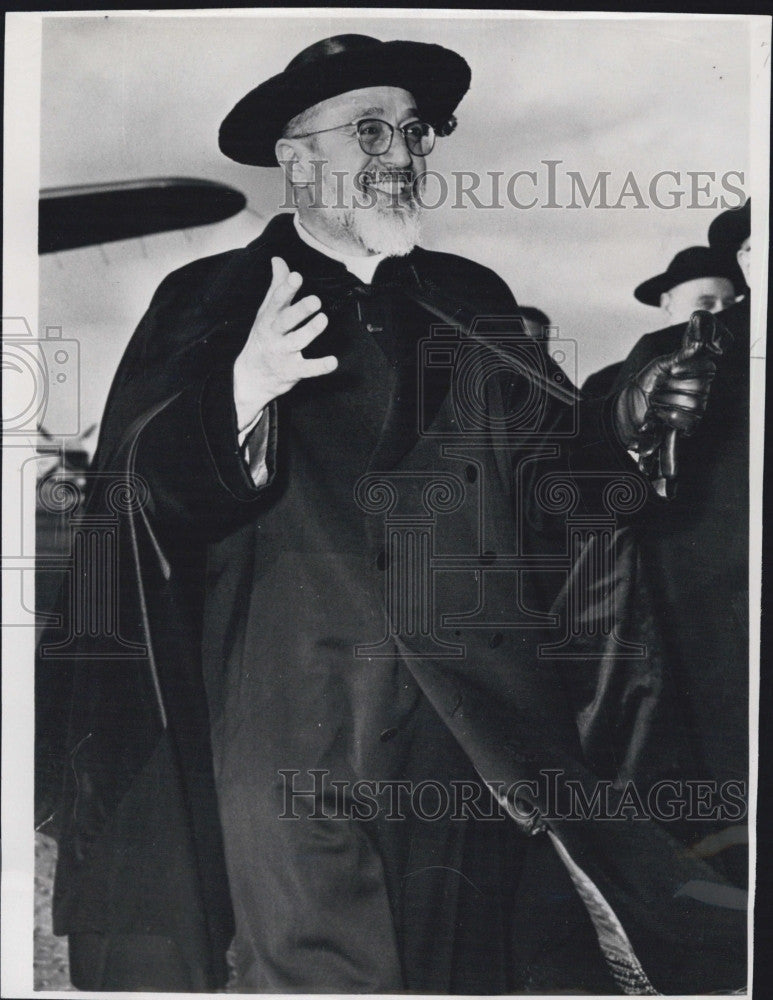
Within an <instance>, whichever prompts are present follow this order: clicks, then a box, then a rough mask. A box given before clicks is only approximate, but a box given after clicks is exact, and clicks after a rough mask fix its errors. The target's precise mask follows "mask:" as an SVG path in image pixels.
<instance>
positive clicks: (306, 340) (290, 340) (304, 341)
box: [285, 313, 327, 351]
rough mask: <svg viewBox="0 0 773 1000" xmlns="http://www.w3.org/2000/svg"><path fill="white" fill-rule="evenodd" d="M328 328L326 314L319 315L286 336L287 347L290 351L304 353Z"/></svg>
mask: <svg viewBox="0 0 773 1000" xmlns="http://www.w3.org/2000/svg"><path fill="white" fill-rule="evenodd" d="M326 326H327V316H326V315H325V313H317V315H316V316H315V317H314V318H313V319H310V320H309V322H308V323H305V324H304V325H303V326H301V327H299V328H298V329H297V330H293V331H292V332H291V333H288V334H287V335H286V336H285V347H287V348H288V349H289V350H290V351H302V350H303V349H304V348H306V347H308V346H309V344H310V343H311V342H312V341H313V340H314V339H315V338H316V337H318V336H319V335H320V333H322V331H323V330H324V329H325V327H326Z"/></svg>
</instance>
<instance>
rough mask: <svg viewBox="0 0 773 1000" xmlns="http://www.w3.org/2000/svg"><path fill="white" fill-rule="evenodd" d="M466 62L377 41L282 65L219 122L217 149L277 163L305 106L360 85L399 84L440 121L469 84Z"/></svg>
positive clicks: (431, 48) (253, 161)
mask: <svg viewBox="0 0 773 1000" xmlns="http://www.w3.org/2000/svg"><path fill="white" fill-rule="evenodd" d="M470 75H471V74H470V67H469V66H468V65H467V62H466V61H465V60H464V59H463V58H462V57H461V56H460V55H458V54H457V53H456V52H452V51H451V50H450V49H446V48H443V47H442V46H441V45H432V44H428V43H425V42H399V41H397V42H380V43H379V44H378V45H374V46H373V47H372V48H368V49H363V50H361V51H347V52H340V53H336V54H334V55H331V56H328V57H326V58H325V59H324V60H318V61H317V62H315V63H309V64H306V65H302V66H298V67H296V68H295V69H292V70H285V71H284V72H283V73H279V74H277V75H276V76H273V77H271V79H270V80H267V81H266V82H265V83H262V84H260V86H258V87H256V88H255V89H254V90H251V91H250V92H249V94H247V95H245V97H243V98H242V99H241V100H240V101H239V103H238V104H237V105H236V106H235V107H234V108H233V109H232V110H231V111H230V112H229V114H228V115H227V116H226V118H225V119H224V120H223V123H222V125H221V126H220V136H219V141H220V149H221V150H222V152H223V153H225V155H226V156H228V157H230V158H231V159H232V160H236V162H237V163H247V164H250V165H251V166H257V167H273V166H276V156H275V154H274V147H275V145H276V142H277V140H278V139H279V138H280V137H281V135H282V131H283V129H284V127H285V125H286V124H287V122H288V121H290V119H291V118H294V117H295V116H296V115H298V114H300V113H301V112H302V111H305V110H307V108H310V107H313V106H314V105H315V104H319V102H320V101H326V100H328V99H329V98H331V97H337V96H338V95H340V94H345V93H347V92H348V91H350V90H360V89H362V88H363V87H400V88H401V89H403V90H407V91H409V93H411V94H412V95H413V97H414V98H415V100H416V104H417V109H418V111H419V113H420V115H421V116H422V117H423V118H424V119H425V120H426V121H428V122H429V123H430V124H431V125H433V126H434V127H438V126H442V125H444V124H445V123H446V122H447V120H448V119H449V118H450V116H451V115H452V114H453V112H454V111H455V109H456V107H457V105H458V104H459V101H461V99H462V97H463V96H464V95H465V93H466V92H467V90H468V89H469V86H470Z"/></svg>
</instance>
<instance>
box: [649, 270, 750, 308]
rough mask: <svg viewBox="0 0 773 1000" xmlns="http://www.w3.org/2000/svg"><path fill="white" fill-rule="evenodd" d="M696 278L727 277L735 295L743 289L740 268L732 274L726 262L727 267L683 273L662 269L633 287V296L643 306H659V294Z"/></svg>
mask: <svg viewBox="0 0 773 1000" xmlns="http://www.w3.org/2000/svg"><path fill="white" fill-rule="evenodd" d="M698 278H727V280H728V281H729V282H730V283H731V285H732V286H733V288H734V289H735V292H736V295H739V294H740V293H741V292H742V291H743V290H744V283H743V278H742V275H741V271H740V269H738V273H737V274H735V275H734V274H733V273H732V271H731V265H730V264H728V268H727V269H726V268H722V269H717V268H708V269H705V270H699V271H690V272H686V273H684V274H675V273H674V272H673V271H672V272H671V273H670V274H669V273H668V271H664V272H663V274H656V275H655V277H654V278H648V279H647V281H643V282H642V283H641V284H640V285H639V286H638V287H637V288H635V289H634V293H633V294H634V297H635V298H637V299H638V300H639V302H643V303H644V305H645V306H655V307H656V308H659V307H660V296H661V295H662V294H663V293H664V292H670V291H671V289H672V288H676V286H677V285H682V284H684V283H685V281H695V280H697V279H698Z"/></svg>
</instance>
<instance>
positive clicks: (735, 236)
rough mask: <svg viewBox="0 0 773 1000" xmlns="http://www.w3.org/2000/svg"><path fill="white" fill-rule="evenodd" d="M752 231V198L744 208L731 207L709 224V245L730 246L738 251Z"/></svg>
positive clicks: (748, 199) (747, 200)
mask: <svg viewBox="0 0 773 1000" xmlns="http://www.w3.org/2000/svg"><path fill="white" fill-rule="evenodd" d="M751 231H752V200H751V198H747V199H746V204H745V205H744V206H743V207H742V208H729V209H728V210H727V211H726V212H722V214H721V215H718V216H717V217H716V219H714V221H713V222H712V223H711V225H710V226H709V246H712V247H728V248H730V249H731V250H733V251H736V250H737V249H738V248H739V247H740V245H741V244H742V243H743V241H744V240H745V239H748V237H749V236H750V235H751Z"/></svg>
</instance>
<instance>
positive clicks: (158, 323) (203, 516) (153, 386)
mask: <svg viewBox="0 0 773 1000" xmlns="http://www.w3.org/2000/svg"><path fill="white" fill-rule="evenodd" d="M200 264H201V262H197V265H194V266H191V267H189V268H185V269H183V271H181V272H177V273H176V274H174V275H171V276H170V277H169V278H167V279H165V281H164V282H163V283H162V285H161V286H160V288H159V290H158V291H157V292H156V295H155V296H154V298H153V301H152V302H151V304H150V307H149V309H148V311H147V313H146V314H145V316H144V317H143V319H142V321H141V323H140V325H139V327H138V329H137V331H136V333H135V335H134V338H133V339H132V342H131V343H130V345H129V348H128V349H127V353H126V355H125V356H124V359H123V361H122V363H121V366H120V368H119V371H118V373H117V375H116V379H115V381H114V384H113V388H112V389H111V393H110V398H109V400H108V406H107V409H106V412H105V419H104V422H103V435H102V438H101V440H100V449H99V453H100V459H101V462H102V464H103V466H106V467H107V468H111V469H120V470H127V469H128V470H129V471H130V474H131V475H132V476H133V477H135V478H136V479H137V481H138V482H141V483H142V485H143V491H144V494H145V497H146V499H145V506H144V510H143V514H144V515H145V519H146V521H147V522H148V524H149V526H150V527H152V529H153V530H154V532H155V533H156V534H157V535H158V536H159V538H160V539H161V540H163V539H164V538H165V537H170V536H173V537H174V538H175V539H181V538H182V539H188V540H189V541H198V542H209V541H213V540H216V539H218V538H221V537H223V536H225V535H226V534H229V533H230V532H232V531H234V530H235V529H236V528H238V527H239V526H240V525H241V524H243V523H244V522H245V521H247V520H248V519H250V518H251V517H254V516H255V512H256V509H257V507H258V506H259V505H260V504H261V503H262V502H263V494H264V492H265V491H266V490H267V489H268V488H270V486H271V484H272V481H273V478H274V473H275V469H276V441H277V406H276V403H272V404H270V406H269V408H268V422H269V426H268V439H267V447H266V455H265V462H266V466H267V470H268V476H267V481H266V482H265V483H263V484H262V485H261V486H256V485H255V481H254V480H253V477H252V474H251V472H250V468H249V465H248V462H247V460H246V455H245V449H244V448H243V447H241V446H240V441H239V434H238V427H237V418H236V408H235V405H234V395H233V362H234V360H235V358H236V356H237V355H238V353H239V351H240V350H241V348H242V346H243V344H244V342H245V340H246V338H247V336H248V334H249V330H250V328H251V324H252V319H253V318H254V315H250V314H249V313H241V312H240V313H239V315H238V316H235V317H234V316H229V315H228V312H227V310H226V311H225V313H224V314H223V315H222V316H215V317H214V319H213V316H212V315H211V314H208V313H206V312H205V311H204V310H203V308H202V304H201V302H202V295H201V286H202V285H206V283H207V281H206V277H204V276H202V275H201V274H200V273H199V271H198V270H197V266H199V265H200ZM261 298H262V295H261V290H260V288H259V287H258V288H257V289H256V290H255V294H254V303H255V310H257V306H258V304H259V302H260V301H261Z"/></svg>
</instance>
